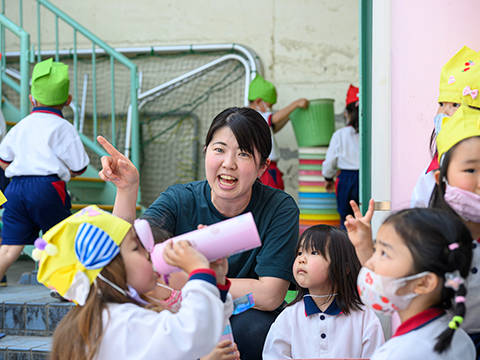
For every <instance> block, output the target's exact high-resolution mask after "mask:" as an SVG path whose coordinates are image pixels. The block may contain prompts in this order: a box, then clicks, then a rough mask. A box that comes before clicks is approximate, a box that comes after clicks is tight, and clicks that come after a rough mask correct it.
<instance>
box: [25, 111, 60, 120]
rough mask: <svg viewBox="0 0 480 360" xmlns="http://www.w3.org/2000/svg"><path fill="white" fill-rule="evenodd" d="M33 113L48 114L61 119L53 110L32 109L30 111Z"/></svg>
mask: <svg viewBox="0 0 480 360" xmlns="http://www.w3.org/2000/svg"><path fill="white" fill-rule="evenodd" d="M33 113H42V114H50V115H55V116H58V117H59V118H61V119H63V116H61V115H58V114H57V113H56V112H53V111H48V110H33V111H32V114H33Z"/></svg>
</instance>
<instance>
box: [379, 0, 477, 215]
mask: <svg viewBox="0 0 480 360" xmlns="http://www.w3.org/2000/svg"><path fill="white" fill-rule="evenodd" d="M479 19H480V1H478V0H420V1H419V0H392V22H391V24H392V49H391V51H392V126H391V131H392V144H391V145H392V170H391V171H392V209H393V210H395V209H400V208H404V207H408V206H409V203H410V196H411V193H412V190H413V187H414V186H415V183H416V181H417V179H418V176H419V175H420V173H421V172H422V170H423V169H424V168H425V167H426V166H427V165H428V164H429V162H430V154H429V150H428V143H429V139H430V133H431V131H432V129H433V117H434V116H435V114H436V111H437V107H438V104H437V97H438V83H439V78H440V70H441V68H442V66H443V64H445V63H446V62H447V61H448V59H450V57H452V56H453V55H454V54H455V53H456V52H457V51H458V50H460V48H461V47H462V46H463V45H467V46H469V47H470V48H472V49H474V50H477V51H478V50H480V22H479ZM374 106H375V104H374ZM373 156H375V154H373Z"/></svg>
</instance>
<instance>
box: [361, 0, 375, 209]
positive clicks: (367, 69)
mask: <svg viewBox="0 0 480 360" xmlns="http://www.w3.org/2000/svg"><path fill="white" fill-rule="evenodd" d="M372 24H373V0H360V109H359V110H360V154H361V156H360V198H359V199H360V204H361V205H360V209H361V211H362V213H365V212H366V211H367V209H368V202H369V201H370V198H371V194H372V131H371V130H372V95H371V94H372V45H373V40H372V35H373V30H372Z"/></svg>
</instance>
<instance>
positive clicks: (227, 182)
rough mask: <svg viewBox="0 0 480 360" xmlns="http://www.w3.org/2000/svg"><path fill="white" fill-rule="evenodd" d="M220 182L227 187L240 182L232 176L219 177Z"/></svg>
mask: <svg viewBox="0 0 480 360" xmlns="http://www.w3.org/2000/svg"><path fill="white" fill-rule="evenodd" d="M218 181H220V184H222V185H225V186H234V185H235V184H236V183H237V182H238V179H237V178H235V177H233V176H230V175H218Z"/></svg>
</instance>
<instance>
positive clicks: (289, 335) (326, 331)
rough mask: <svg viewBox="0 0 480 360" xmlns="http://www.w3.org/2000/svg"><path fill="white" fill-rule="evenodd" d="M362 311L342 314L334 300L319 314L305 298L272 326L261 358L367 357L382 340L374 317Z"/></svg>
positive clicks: (369, 312) (282, 314) (310, 301)
mask: <svg viewBox="0 0 480 360" xmlns="http://www.w3.org/2000/svg"><path fill="white" fill-rule="evenodd" d="M363 309H364V310H363V311H354V312H351V313H350V315H345V314H344V313H343V312H342V311H341V309H339V308H338V306H337V302H336V301H335V300H334V301H333V302H332V303H331V304H330V306H329V307H328V309H327V310H325V312H321V311H320V309H319V308H318V307H317V305H316V304H315V302H314V301H313V299H312V298H311V297H310V296H305V297H304V299H303V301H299V302H298V303H296V304H295V305H293V306H291V307H287V308H286V309H285V310H283V311H282V313H281V314H280V315H279V316H278V317H277V319H276V320H275V322H274V323H273V324H272V326H271V328H270V331H269V332H268V335H267V339H266V341H265V345H264V347H263V359H264V360H269V359H272V360H273V359H311V358H315V359H317V358H369V357H370V356H372V354H373V353H374V351H375V350H376V349H377V348H379V347H380V346H381V345H382V344H383V343H384V341H385V340H384V337H383V331H382V326H381V324H380V320H379V319H378V317H377V316H376V315H375V313H374V312H373V311H372V310H370V309H366V308H363Z"/></svg>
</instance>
